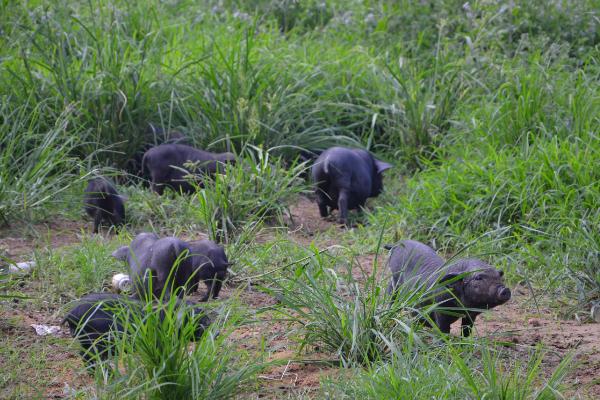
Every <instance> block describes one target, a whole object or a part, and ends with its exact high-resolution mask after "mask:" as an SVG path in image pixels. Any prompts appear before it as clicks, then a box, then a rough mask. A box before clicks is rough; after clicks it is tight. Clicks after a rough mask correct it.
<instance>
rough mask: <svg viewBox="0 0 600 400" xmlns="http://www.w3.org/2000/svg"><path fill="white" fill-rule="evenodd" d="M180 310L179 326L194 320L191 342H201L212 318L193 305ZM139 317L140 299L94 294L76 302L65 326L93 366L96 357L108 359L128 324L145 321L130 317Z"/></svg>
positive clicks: (161, 313) (161, 311) (178, 305)
mask: <svg viewBox="0 0 600 400" xmlns="http://www.w3.org/2000/svg"><path fill="white" fill-rule="evenodd" d="M177 307H178V311H177V319H178V323H179V324H180V325H178V326H181V327H183V326H185V325H186V324H188V323H189V321H192V323H193V324H194V334H193V337H192V338H191V339H192V340H193V341H197V340H200V338H201V337H202V335H203V334H204V331H205V330H206V329H207V328H208V326H209V325H210V323H211V321H210V319H209V318H208V317H207V316H206V315H205V314H204V311H203V310H202V309H201V308H200V307H197V306H195V305H194V304H193V303H191V302H186V303H185V304H181V303H180V302H179V303H178V304H177ZM159 312H160V314H159V317H160V319H161V320H162V319H164V317H165V311H164V309H161V310H160V311H159ZM136 314H137V315H138V316H140V317H143V315H144V306H143V305H142V303H140V302H139V301H138V300H135V299H132V298H128V297H125V296H122V295H118V294H114V293H91V294H88V295H86V296H84V297H82V298H81V299H79V300H78V301H77V302H75V304H74V305H73V307H72V308H71V309H70V311H69V312H68V313H67V315H66V316H65V318H64V319H63V321H62V324H65V323H66V324H68V326H69V330H70V332H71V336H73V338H76V339H77V340H78V341H79V343H80V344H81V347H82V351H81V355H82V357H83V359H84V361H85V362H86V363H87V364H88V365H90V366H92V365H93V364H94V359H95V357H96V356H99V357H100V359H103V360H105V359H106V358H107V357H108V356H109V354H111V353H112V351H113V347H114V345H115V342H116V341H117V340H118V339H119V338H120V337H121V336H122V335H123V333H124V332H125V330H126V326H127V325H128V323H131V322H133V321H140V320H142V318H136V319H132V318H131V316H132V315H136Z"/></svg>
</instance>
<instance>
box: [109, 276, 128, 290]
mask: <svg viewBox="0 0 600 400" xmlns="http://www.w3.org/2000/svg"><path fill="white" fill-rule="evenodd" d="M112 287H113V289H114V290H115V291H116V292H117V293H120V292H126V291H128V290H129V289H130V288H131V279H130V278H129V275H127V274H116V275H115V276H113V278H112Z"/></svg>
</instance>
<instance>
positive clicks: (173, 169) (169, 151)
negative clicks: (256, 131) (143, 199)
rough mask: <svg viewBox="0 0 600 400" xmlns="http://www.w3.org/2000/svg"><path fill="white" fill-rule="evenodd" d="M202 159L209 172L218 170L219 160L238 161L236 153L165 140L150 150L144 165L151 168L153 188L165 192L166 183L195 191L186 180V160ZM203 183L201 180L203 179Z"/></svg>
mask: <svg viewBox="0 0 600 400" xmlns="http://www.w3.org/2000/svg"><path fill="white" fill-rule="evenodd" d="M187 162H197V163H199V165H198V166H199V168H200V169H201V171H202V172H204V173H206V174H209V175H211V174H215V173H216V172H217V171H218V170H219V165H220V164H225V163H233V162H235V155H234V154H233V153H210V152H208V151H203V150H199V149H196V148H194V147H191V146H186V145H183V144H162V145H160V146H156V147H153V148H151V149H150V150H148V151H147V152H146V153H145V154H144V158H143V159H142V169H144V168H147V169H148V171H149V172H150V178H151V181H152V190H154V191H155V192H156V193H158V194H162V193H163V191H164V188H165V186H169V187H171V188H173V189H174V190H176V191H182V192H185V193H192V192H193V191H194V187H193V185H191V184H190V183H189V182H187V181H186V180H185V178H184V177H185V175H186V173H185V172H184V171H182V169H184V170H185V167H184V164H185V163H187ZM200 184H201V183H200Z"/></svg>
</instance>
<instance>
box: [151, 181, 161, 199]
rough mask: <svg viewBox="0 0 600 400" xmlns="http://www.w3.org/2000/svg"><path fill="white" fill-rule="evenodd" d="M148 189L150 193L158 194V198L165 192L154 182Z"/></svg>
mask: <svg viewBox="0 0 600 400" xmlns="http://www.w3.org/2000/svg"><path fill="white" fill-rule="evenodd" d="M150 187H151V189H152V191H153V192H154V193H156V194H158V195H159V196H162V194H163V192H164V191H165V187H164V186H163V185H157V184H156V183H154V182H152V184H151V185H150Z"/></svg>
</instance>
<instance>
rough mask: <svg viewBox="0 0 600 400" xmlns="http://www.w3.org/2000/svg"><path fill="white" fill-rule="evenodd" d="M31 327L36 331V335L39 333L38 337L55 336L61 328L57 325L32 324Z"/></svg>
mask: <svg viewBox="0 0 600 400" xmlns="http://www.w3.org/2000/svg"><path fill="white" fill-rule="evenodd" d="M30 326H31V327H32V328H33V329H35V333H37V334H38V336H46V335H55V334H57V333H58V332H60V326H56V325H37V324H31V325H30Z"/></svg>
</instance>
